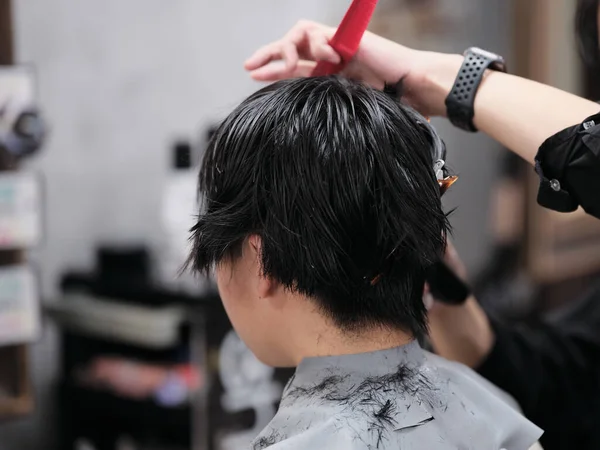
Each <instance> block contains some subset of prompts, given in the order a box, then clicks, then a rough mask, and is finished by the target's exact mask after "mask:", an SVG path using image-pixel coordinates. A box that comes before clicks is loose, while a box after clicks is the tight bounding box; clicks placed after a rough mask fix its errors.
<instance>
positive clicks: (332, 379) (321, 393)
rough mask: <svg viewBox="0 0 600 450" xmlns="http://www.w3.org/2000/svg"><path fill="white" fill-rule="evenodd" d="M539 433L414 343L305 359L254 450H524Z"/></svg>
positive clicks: (489, 390)
mask: <svg viewBox="0 0 600 450" xmlns="http://www.w3.org/2000/svg"><path fill="white" fill-rule="evenodd" d="M541 434H542V430H540V429H539V428H538V427H536V426H535V425H533V424H532V423H531V422H529V421H528V420H527V419H525V418H524V417H523V416H522V415H521V414H520V413H519V411H518V409H517V406H516V404H515V403H514V401H512V400H511V399H510V398H509V397H508V396H507V395H506V394H504V393H503V392H502V391H500V390H499V389H498V388H496V387H495V386H493V385H492V384H491V383H489V382H488V381H486V380H485V379H483V378H482V377H480V376H479V375H477V374H476V373H475V372H473V371H472V370H470V369H469V368H467V367H465V366H463V365H461V364H457V363H453V362H450V361H447V360H445V359H443V358H440V357H438V356H436V355H433V354H431V353H429V352H426V351H424V350H423V349H421V347H420V346H419V344H418V343H417V342H411V343H409V344H407V345H405V346H402V347H398V348H393V349H389V350H383V351H378V352H371V353H363V354H356V355H344V356H328V357H321V358H307V359H305V360H303V361H302V362H301V363H300V365H299V366H298V368H297V370H296V373H295V374H294V376H293V377H292V378H291V380H290V381H289V382H288V384H287V386H286V388H285V390H284V393H283V398H282V400H281V404H280V407H279V411H278V412H277V415H276V416H275V418H274V419H273V420H272V421H271V423H270V424H269V425H268V426H267V427H266V428H265V429H264V430H263V431H262V432H261V434H260V435H259V436H258V437H257V438H256V439H255V440H254V442H253V444H252V445H253V447H252V448H253V450H262V449H265V448H269V450H284V449H285V450H287V449H290V450H292V449H294V450H295V449H298V450H299V449H302V450H359V449H360V450H376V449H377V450H391V449H394V450H399V449H401V450H467V449H469V450H501V449H505V450H528V449H529V448H531V447H533V446H534V445H535V444H536V442H537V440H538V439H539V437H540V436H541Z"/></svg>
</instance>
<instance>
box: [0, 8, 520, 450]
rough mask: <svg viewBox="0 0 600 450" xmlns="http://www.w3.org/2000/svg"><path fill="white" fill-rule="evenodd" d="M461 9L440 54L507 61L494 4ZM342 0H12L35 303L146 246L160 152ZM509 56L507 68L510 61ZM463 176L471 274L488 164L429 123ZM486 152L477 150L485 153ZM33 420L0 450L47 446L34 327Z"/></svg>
mask: <svg viewBox="0 0 600 450" xmlns="http://www.w3.org/2000/svg"><path fill="white" fill-rule="evenodd" d="M455 1H456V2H458V3H461V2H462V3H463V4H464V2H465V1H466V2H467V3H468V8H467V9H468V14H470V15H471V16H472V20H467V21H466V23H467V26H466V27H463V28H462V29H460V30H458V31H457V32H456V33H454V35H453V39H452V40H448V41H446V42H445V48H443V49H442V50H454V51H460V50H462V49H464V48H466V47H467V46H470V45H473V44H477V45H479V46H482V47H484V48H489V49H491V50H495V51H497V52H500V53H503V54H506V55H509V51H510V45H509V39H510V37H509V35H508V33H507V29H508V28H509V17H510V11H509V8H508V3H509V2H506V1H504V0H455ZM347 5H348V1H347V0H329V1H322V0H303V1H296V0H247V1H241V0H223V1H216V2H208V1H205V0H173V1H169V2H165V1H164V0H125V1H123V0H105V1H103V2H97V1H92V0H77V1H74V0H19V1H14V2H13V15H14V18H13V23H14V36H15V42H14V45H15V52H16V54H15V59H16V62H18V63H21V62H23V63H27V62H31V63H33V64H34V65H35V68H36V72H37V75H38V90H39V91H38V95H39V102H40V107H41V109H42V110H43V111H44V113H45V115H46V116H47V118H48V120H49V123H50V126H51V134H50V135H49V140H48V142H47V145H46V146H45V148H44V150H43V152H41V153H40V155H39V156H38V157H36V158H35V159H33V160H32V161H31V162H30V163H29V167H31V168H33V169H34V170H39V171H41V172H42V173H43V174H44V176H45V179H46V194H45V195H46V199H45V201H46V211H47V217H46V230H45V231H46V237H45V242H44V244H43V245H42V247H41V248H40V249H39V250H37V251H36V252H35V253H34V255H33V258H34V260H35V261H36V263H37V264H38V265H39V269H40V273H41V275H42V293H43V297H44V298H52V297H53V296H55V295H57V294H58V286H57V282H58V277H59V274H61V273H63V272H64V271H65V270H66V269H68V268H82V269H85V268H91V267H92V265H93V261H94V249H95V246H96V245H97V244H98V243H100V242H124V243H131V242H139V243H145V244H147V245H148V246H149V247H150V248H152V249H157V248H158V245H159V243H160V240H161V238H162V236H161V234H160V229H159V227H158V226H157V223H158V220H159V219H158V211H159V202H160V199H161V195H162V189H163V181H164V179H165V177H166V174H167V170H168V158H169V154H168V152H167V149H168V147H169V145H170V144H171V142H172V140H173V139H175V138H177V137H180V136H183V137H190V138H193V139H194V140H200V137H201V136H202V133H203V132H204V130H205V129H206V127H208V126H210V125H211V124H213V123H214V122H215V121H216V120H217V119H218V118H219V117H220V116H222V115H223V114H225V113H226V112H227V111H229V109H230V108H231V107H232V106H233V105H235V104H236V102H238V101H239V100H240V99H241V98H243V97H244V96H246V95H247V94H249V93H250V92H251V91H253V90H254V89H256V88H257V85H256V84H255V83H253V82H252V81H250V80H249V78H248V76H247V75H246V73H244V71H243V68H242V62H243V60H244V58H245V57H247V56H248V55H249V54H250V53H251V52H252V51H253V50H254V49H255V48H256V47H257V46H258V45H260V44H262V43H266V42H268V41H269V40H271V39H272V38H273V37H275V36H278V35H280V34H282V33H284V32H285V31H286V30H287V29H288V28H289V27H290V26H291V25H292V24H293V23H294V22H295V21H296V20H297V19H298V18H312V19H315V20H318V21H323V22H326V23H335V22H336V21H337V20H339V18H340V16H341V15H342V14H343V11H344V10H345V8H346V7H347ZM509 59H510V58H509ZM439 127H440V130H441V133H442V134H443V136H444V137H445V139H446V142H447V145H448V147H449V149H450V154H451V155H452V156H451V165H452V167H453V169H454V170H455V171H456V172H458V173H459V174H460V175H461V178H462V180H461V182H459V183H458V184H457V185H456V187H455V188H453V191H452V193H451V194H450V195H448V199H447V205H448V206H449V207H452V206H455V205H457V204H460V207H459V208H458V209H457V211H456V212H455V213H454V214H453V217H452V222H453V224H454V226H455V229H456V232H455V241H456V243H457V247H458V249H459V250H460V252H461V254H462V256H463V257H464V260H465V261H466V262H467V264H468V266H469V267H470V268H471V269H472V270H476V269H477V267H478V266H479V265H480V264H481V263H482V262H483V261H484V259H485V257H486V255H487V252H488V250H489V239H488V235H487V231H486V226H485V225H486V221H487V220H488V204H489V198H490V186H491V183H492V180H493V179H494V173H495V167H496V164H497V158H496V156H497V155H498V154H499V149H497V150H496V151H495V152H493V151H490V150H489V147H493V146H494V145H495V144H493V143H492V142H491V141H490V140H488V139H487V138H485V137H483V136H477V137H475V138H474V137H472V136H466V135H464V134H463V133H461V132H459V131H456V130H454V129H452V128H451V127H450V126H448V125H446V124H445V123H443V124H440V125H439ZM484 147H488V149H486V150H484ZM31 358H32V361H33V368H32V371H33V377H34V388H35V392H36V400H37V409H36V412H35V414H34V415H33V416H32V417H30V418H27V419H25V420H21V421H16V422H12V423H8V424H6V425H3V426H2V427H0V450H13V449H14V450H40V449H44V448H49V445H48V444H49V442H51V441H52V439H53V433H54V430H53V425H52V421H51V420H49V418H52V417H53V406H52V405H53V403H52V396H51V386H52V383H53V382H54V379H55V376H56V368H57V344H56V338H55V334H54V331H53V328H52V326H51V325H50V324H48V323H47V324H45V326H44V333H43V337H42V339H41V340H40V341H39V342H38V343H37V344H36V345H35V346H34V347H33V353H32V355H31Z"/></svg>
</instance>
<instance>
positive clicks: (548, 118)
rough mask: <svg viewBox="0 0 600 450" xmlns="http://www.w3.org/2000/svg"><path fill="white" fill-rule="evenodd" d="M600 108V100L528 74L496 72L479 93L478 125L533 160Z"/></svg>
mask: <svg viewBox="0 0 600 450" xmlns="http://www.w3.org/2000/svg"><path fill="white" fill-rule="evenodd" d="M598 111H600V106H598V104H596V103H594V102H591V101H589V100H586V99H584V98H581V97H578V96H576V95H573V94H570V93H568V92H565V91H561V90H559V89H556V88H553V87H550V86H547V85H544V84H541V83H536V82H535V81H531V80H527V79H525V78H520V77H516V76H513V75H508V74H504V73H497V72H492V73H490V74H488V75H487V76H486V77H485V79H484V81H483V82H482V84H481V87H480V89H479V91H478V93H477V96H476V97H475V125H476V126H477V128H478V129H479V130H481V131H482V132H484V133H486V134H487V135H489V136H491V137H492V138H493V139H495V140H496V141H498V142H500V143H501V144H503V145H504V146H505V147H507V148H509V149H511V150H512V151H514V152H515V153H517V154H518V155H519V156H521V157H522V158H523V159H525V160H526V161H527V162H529V163H530V164H533V162H534V157H535V155H536V153H537V151H538V149H539V147H540V145H542V143H543V142H544V141H545V140H546V139H547V138H549V137H550V136H552V135H554V134H556V133H558V132H559V131H561V130H564V129H565V128H567V127H570V126H572V125H575V124H577V123H581V122H582V121H583V120H584V119H585V118H586V117H589V116H591V115H593V114H596V113H598Z"/></svg>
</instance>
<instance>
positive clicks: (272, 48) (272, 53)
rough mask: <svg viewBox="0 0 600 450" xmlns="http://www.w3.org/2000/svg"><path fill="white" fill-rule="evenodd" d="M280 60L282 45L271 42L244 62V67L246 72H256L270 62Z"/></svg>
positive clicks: (278, 42)
mask: <svg viewBox="0 0 600 450" xmlns="http://www.w3.org/2000/svg"><path fill="white" fill-rule="evenodd" d="M281 58H282V43H281V42H280V41H277V42H272V43H271V44H268V45H265V46H264V47H261V48H259V49H258V50H257V51H256V52H254V54H253V55H252V56H251V57H250V58H248V59H247V60H246V62H245V63H244V67H245V68H246V70H256V69H258V68H260V67H262V66H264V65H266V64H268V63H270V62H271V61H276V60H279V59H281Z"/></svg>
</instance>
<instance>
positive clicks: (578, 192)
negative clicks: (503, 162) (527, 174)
mask: <svg viewBox="0 0 600 450" xmlns="http://www.w3.org/2000/svg"><path fill="white" fill-rule="evenodd" d="M535 170H536V172H537V173H538V175H539V177H540V188H539V191H538V203H539V204H540V205H542V206H544V207H546V208H549V209H553V210H556V211H560V212H570V211H575V210H576V209H577V208H578V207H579V206H581V207H582V208H583V209H584V210H585V211H586V212H587V213H588V214H591V215H593V216H595V217H598V218H600V114H596V115H594V116H591V117H589V118H587V119H586V120H585V121H583V123H581V124H579V125H576V126H573V127H570V128H567V129H566V130H563V131H561V132H559V133H557V134H555V135H554V136H552V137H550V138H548V139H547V140H546V141H545V142H544V143H543V144H542V146H541V147H540V149H539V151H538V153H537V155H536V157H535Z"/></svg>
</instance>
